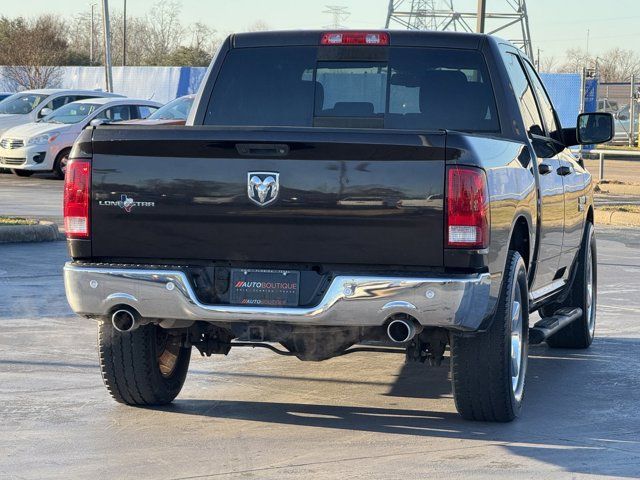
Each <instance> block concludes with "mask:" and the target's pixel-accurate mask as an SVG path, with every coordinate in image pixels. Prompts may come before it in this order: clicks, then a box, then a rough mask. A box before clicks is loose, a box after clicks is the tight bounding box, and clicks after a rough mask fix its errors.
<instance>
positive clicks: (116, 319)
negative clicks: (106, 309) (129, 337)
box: [111, 309, 138, 332]
mask: <svg viewBox="0 0 640 480" xmlns="http://www.w3.org/2000/svg"><path fill="white" fill-rule="evenodd" d="M111 323H112V324H113V328H115V329H116V330H117V331H119V332H130V331H131V330H135V329H136V328H137V327H138V323H137V322H136V316H135V315H134V313H133V312H131V311H130V310H125V309H120V310H116V311H115V312H113V315H111Z"/></svg>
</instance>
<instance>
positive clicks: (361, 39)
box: [320, 32, 389, 45]
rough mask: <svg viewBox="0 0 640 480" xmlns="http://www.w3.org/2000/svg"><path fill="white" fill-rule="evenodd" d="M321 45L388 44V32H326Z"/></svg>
mask: <svg viewBox="0 0 640 480" xmlns="http://www.w3.org/2000/svg"><path fill="white" fill-rule="evenodd" d="M320 44H321V45H389V34H388V33H384V32H327V33H324V34H323V35H322V39H321V40H320Z"/></svg>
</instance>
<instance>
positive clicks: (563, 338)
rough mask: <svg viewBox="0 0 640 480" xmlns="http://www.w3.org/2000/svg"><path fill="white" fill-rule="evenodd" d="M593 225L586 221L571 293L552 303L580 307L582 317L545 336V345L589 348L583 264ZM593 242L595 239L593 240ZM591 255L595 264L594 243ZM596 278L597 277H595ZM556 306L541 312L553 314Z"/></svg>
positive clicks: (589, 339)
mask: <svg viewBox="0 0 640 480" xmlns="http://www.w3.org/2000/svg"><path fill="white" fill-rule="evenodd" d="M592 230H593V225H592V224H591V223H588V224H587V225H586V228H585V233H584V235H583V239H582V244H581V246H580V252H579V253H578V263H577V269H578V270H577V272H576V277H575V279H574V282H573V284H572V285H571V286H570V288H571V293H570V294H569V295H568V296H567V298H566V299H565V301H564V302H562V303H561V304H558V305H554V307H557V308H562V307H582V309H583V310H582V311H583V313H582V317H581V318H579V319H578V320H575V321H574V322H571V323H570V324H569V325H567V326H566V327H564V328H563V329H562V330H560V331H559V332H557V333H555V334H553V335H552V336H550V337H549V338H547V345H549V346H550V347H552V348H574V349H585V348H589V346H590V345H591V343H592V342H593V338H591V336H590V334H589V327H588V323H589V322H588V319H587V318H586V314H587V313H586V311H585V309H584V305H583V303H584V300H585V291H586V285H585V283H586V276H585V264H586V261H587V249H588V248H589V247H590V243H591V241H592V237H593V233H592ZM594 242H595V240H594ZM592 255H593V256H594V260H596V265H597V256H596V250H595V245H594V249H593V251H592ZM594 275H597V272H594ZM596 278H597V277H596ZM594 288H596V284H595V282H594ZM557 308H550V307H548V308H545V309H544V310H543V311H542V312H541V313H542V314H543V315H545V316H547V315H553V312H554V311H555V310H556V309H557Z"/></svg>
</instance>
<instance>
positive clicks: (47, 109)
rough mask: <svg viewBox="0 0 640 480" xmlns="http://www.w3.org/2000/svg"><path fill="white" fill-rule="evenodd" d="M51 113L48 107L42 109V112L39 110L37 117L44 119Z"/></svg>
mask: <svg viewBox="0 0 640 480" xmlns="http://www.w3.org/2000/svg"><path fill="white" fill-rule="evenodd" d="M52 113H53V110H51V109H50V108H48V107H44V108H43V109H42V110H40V113H39V115H40V117H46V116H47V115H50V114H52Z"/></svg>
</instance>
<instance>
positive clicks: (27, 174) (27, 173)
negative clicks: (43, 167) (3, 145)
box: [11, 168, 34, 177]
mask: <svg viewBox="0 0 640 480" xmlns="http://www.w3.org/2000/svg"><path fill="white" fill-rule="evenodd" d="M11 173H13V174H14V175H17V176H18V177H30V176H31V175H33V173H34V172H32V171H31V170H18V169H17V168H12V169H11Z"/></svg>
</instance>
